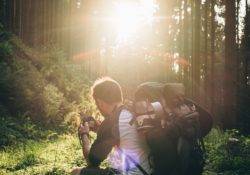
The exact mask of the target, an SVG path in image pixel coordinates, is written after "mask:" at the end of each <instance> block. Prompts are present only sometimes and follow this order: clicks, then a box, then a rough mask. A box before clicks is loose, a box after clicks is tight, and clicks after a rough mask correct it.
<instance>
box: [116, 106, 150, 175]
mask: <svg viewBox="0 0 250 175" xmlns="http://www.w3.org/2000/svg"><path fill="white" fill-rule="evenodd" d="M123 109H127V110H129V111H130V108H129V107H127V106H126V105H121V106H119V107H115V109H114V110H113V117H119V115H120V113H121V111H122V110H123ZM131 112H132V111H131ZM117 149H118V150H119V151H120V152H121V153H122V154H123V155H124V156H125V158H127V159H128V160H129V161H130V162H132V163H133V164H134V165H135V166H136V167H137V168H138V169H139V170H140V171H141V172H142V174H143V175H149V174H148V173H147V172H146V171H145V170H144V169H143V168H142V166H141V165H140V164H138V163H137V162H136V161H135V160H134V159H133V158H132V157H130V156H129V155H127V154H125V153H124V152H123V151H122V149H121V148H119V147H117Z"/></svg>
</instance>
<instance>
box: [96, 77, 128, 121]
mask: <svg viewBox="0 0 250 175" xmlns="http://www.w3.org/2000/svg"><path fill="white" fill-rule="evenodd" d="M91 93H92V97H93V98H94V100H95V103H96V105H97V108H98V109H99V110H100V112H101V114H102V115H103V116H105V117H106V116H108V115H110V114H111V112H112V111H113V108H114V107H115V106H116V105H117V104H120V103H122V101H123V96H122V90H121V86H120V85H119V84H118V83H117V82H116V81H115V80H113V79H111V78H110V77H104V78H101V79H97V80H96V81H95V83H94V84H93V86H92V87H91Z"/></svg>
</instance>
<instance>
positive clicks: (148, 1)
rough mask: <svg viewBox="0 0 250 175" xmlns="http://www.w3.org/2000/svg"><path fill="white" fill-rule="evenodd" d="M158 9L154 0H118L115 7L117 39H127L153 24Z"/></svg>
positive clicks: (121, 40) (114, 21)
mask: <svg viewBox="0 0 250 175" xmlns="http://www.w3.org/2000/svg"><path fill="white" fill-rule="evenodd" d="M156 10H157V5H156V3H155V1H154V0H141V1H139V2H124V1H118V2H116V3H115V4H114V8H113V14H112V18H113V26H114V27H115V30H116V34H117V40H118V41H119V42H123V41H126V40H127V39H128V38H129V37H131V36H132V35H134V34H136V33H137V32H138V31H139V30H142V29H143V27H147V26H151V25H152V23H153V17H154V14H155V12H156Z"/></svg>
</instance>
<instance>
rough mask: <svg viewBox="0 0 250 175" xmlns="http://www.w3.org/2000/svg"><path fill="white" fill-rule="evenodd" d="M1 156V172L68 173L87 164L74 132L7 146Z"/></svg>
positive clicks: (0, 153) (47, 174)
mask: <svg viewBox="0 0 250 175" xmlns="http://www.w3.org/2000/svg"><path fill="white" fill-rule="evenodd" d="M0 157H1V161H0V174H13V175H14V174H15V175H19V174H20V175H21V174H44V175H50V174H51V175H52V174H53V175H57V174H69V172H70V170H71V169H72V167H75V166H84V164H85V162H84V161H83V160H82V153H81V147H80V144H79V141H78V139H77V137H76V136H73V135H61V136H59V137H58V138H56V139H55V140H47V141H27V143H25V144H19V145H15V146H11V147H7V148H5V149H4V150H2V151H1V152H0Z"/></svg>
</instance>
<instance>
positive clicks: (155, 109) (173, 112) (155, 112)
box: [130, 82, 212, 175]
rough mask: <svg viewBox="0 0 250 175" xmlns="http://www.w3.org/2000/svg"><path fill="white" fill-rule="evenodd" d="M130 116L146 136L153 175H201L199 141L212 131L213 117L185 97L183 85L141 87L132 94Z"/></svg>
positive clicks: (202, 153) (153, 83) (144, 84)
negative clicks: (131, 112)
mask: <svg viewBox="0 0 250 175" xmlns="http://www.w3.org/2000/svg"><path fill="white" fill-rule="evenodd" d="M133 113H134V119H133V120H132V121H131V123H130V124H133V123H135V124H136V126H137V129H138V132H142V133H143V134H144V135H145V137H146V141H147V144H148V146H149V149H150V156H149V160H150V162H151V165H152V168H153V170H154V174H155V175H160V174H169V175H189V174H190V175H199V174H202V171H203V167H204V163H205V158H204V155H205V148H204V144H203V140H202V138H203V137H204V136H206V135H207V134H208V133H209V131H210V130H211V128H212V117H211V115H210V114H209V113H208V112H207V111H206V110H205V109H204V108H202V107H201V106H199V105H198V104H196V103H195V102H193V101H192V100H190V99H188V98H186V97H185V88H184V86H183V85H182V84H180V83H166V84H162V83H156V82H147V83H143V84H141V85H140V86H139V87H138V88H137V90H136V92H135V99H134V102H133Z"/></svg>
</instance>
